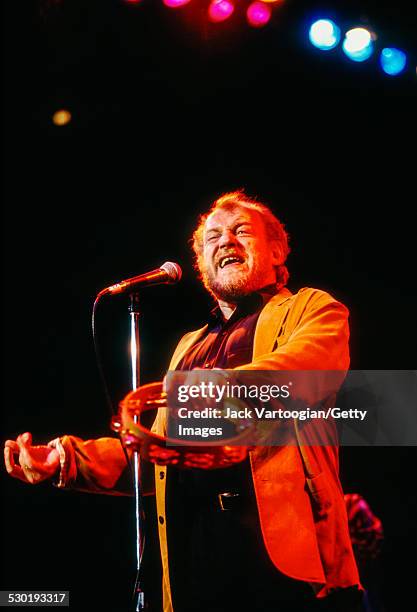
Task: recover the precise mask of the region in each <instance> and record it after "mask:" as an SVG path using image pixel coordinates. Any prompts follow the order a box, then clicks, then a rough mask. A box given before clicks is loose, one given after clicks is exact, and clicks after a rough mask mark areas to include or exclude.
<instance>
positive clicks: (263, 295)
mask: <svg viewBox="0 0 417 612" xmlns="http://www.w3.org/2000/svg"><path fill="white" fill-rule="evenodd" d="M279 289H280V287H279V286H278V285H277V284H276V283H273V284H272V285H267V286H266V287H262V289H259V290H258V291H254V292H253V293H251V294H250V295H245V296H244V297H242V298H241V299H240V300H239V302H238V303H237V307H236V310H235V311H234V313H233V315H232V316H231V317H230V319H228V321H231V320H233V321H235V320H236V319H238V318H240V317H244V316H246V315H249V314H254V313H255V312H257V311H258V310H261V309H262V308H263V307H264V306H265V304H266V303H267V302H269V300H270V299H271V297H273V296H274V295H276V294H277V293H278V291H279ZM225 322H226V319H225V318H224V316H223V313H222V311H221V310H220V307H219V305H218V304H216V306H215V307H214V308H213V309H212V310H211V311H210V316H209V321H208V323H209V326H210V327H211V326H212V325H218V324H219V323H221V324H224V323H225Z"/></svg>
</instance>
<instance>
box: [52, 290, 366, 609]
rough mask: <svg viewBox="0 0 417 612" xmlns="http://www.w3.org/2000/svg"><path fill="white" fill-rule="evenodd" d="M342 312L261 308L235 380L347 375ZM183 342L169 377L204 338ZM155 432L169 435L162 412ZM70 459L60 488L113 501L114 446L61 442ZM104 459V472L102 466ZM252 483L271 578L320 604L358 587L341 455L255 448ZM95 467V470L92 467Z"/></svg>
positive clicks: (284, 297) (281, 298) (300, 299)
mask: <svg viewBox="0 0 417 612" xmlns="http://www.w3.org/2000/svg"><path fill="white" fill-rule="evenodd" d="M348 315H349V313H348V310H347V308H346V307H345V306H344V305H343V304H341V303H340V302H338V301H336V300H335V299H334V298H333V297H332V296H330V295H329V294H328V293H326V292H324V291H320V290H317V289H311V288H304V289H301V290H300V291H299V292H298V293H296V294H294V295H293V294H291V292H290V291H289V290H288V289H286V288H284V289H281V291H280V292H279V293H278V294H277V295H275V296H274V297H273V298H271V300H270V301H269V302H268V303H267V304H266V305H265V307H264V308H263V310H262V311H261V313H260V316H259V318H258V321H257V325H256V329H255V336H254V346H253V357H252V361H251V362H250V363H248V364H245V365H242V366H240V367H239V368H238V370H255V371H256V370H259V371H261V370H339V371H342V372H346V371H347V369H348V367H349V348H348V340H349V328H348ZM205 330H206V327H203V328H201V329H199V330H197V331H194V332H190V333H188V334H186V335H185V336H184V337H183V338H182V339H181V341H180V342H179V344H178V346H177V348H176V350H175V352H174V355H173V357H172V360H171V363H170V366H169V369H171V370H174V369H175V368H176V366H177V364H178V363H179V361H180V360H181V358H182V356H183V355H184V354H185V352H186V351H187V350H188V349H189V348H190V347H191V346H192V345H193V344H194V343H195V342H197V341H198V340H199V339H200V338H201V337H202V335H203V334H204V333H205ZM153 430H154V431H155V432H156V433H159V434H161V435H163V434H164V432H165V414H163V413H162V411H159V413H158V416H157V418H156V421H155V424H154V427H153ZM62 443H63V446H64V448H65V450H66V460H65V461H66V464H65V469H64V470H63V471H64V472H65V478H64V481H63V482H62V485H63V486H69V487H74V486H75V487H77V488H82V489H85V490H90V491H91V490H93V491H96V492H108V493H113V494H114V493H116V494H117V489H118V483H119V482H121V479H120V475H121V473H122V471H123V468H124V467H125V462H124V457H123V454H122V453H121V450H120V444H119V441H118V440H115V439H112V438H101V439H99V440H89V441H82V440H79V439H77V438H74V437H72V436H65V437H64V438H62ZM103 459H105V464H103V463H102V461H103ZM250 462H251V468H252V476H253V481H254V488H255V493H256V500H257V506H258V512H259V517H260V524H261V529H262V534H263V539H264V543H265V548H266V550H267V552H268V554H269V556H270V558H271V560H272V562H273V563H274V565H275V566H276V567H277V569H278V570H279V571H280V572H282V573H283V574H286V575H287V576H290V577H292V578H295V579H298V580H303V581H306V582H309V583H310V584H311V585H312V586H313V589H314V590H315V592H316V595H317V597H323V596H326V595H327V594H328V593H329V592H331V591H332V590H335V589H338V588H343V587H348V586H354V585H357V586H358V587H360V581H359V576H358V571H357V567H356V563H355V560H354V556H353V551H352V546H351V541H350V537H349V530H348V522H347V515H346V507H345V503H344V499H343V491H342V487H341V485H340V481H339V477H338V449H337V446H335V445H332V446H303V447H302V448H300V446H297V445H296V444H292V445H286V446H275V447H273V446H271V447H258V448H256V449H255V450H253V451H251V452H250ZM100 464H101V468H100V469H99V468H98V466H99V465H100ZM155 476H156V477H155V488H156V503H157V512H158V516H159V517H160V519H159V521H158V526H159V540H160V548H161V559H162V568H163V600H164V606H163V609H164V612H172V611H173V606H172V598H171V589H170V582H169V566H168V560H169V551H168V542H167V533H166V512H165V483H166V467H164V466H158V465H156V466H155Z"/></svg>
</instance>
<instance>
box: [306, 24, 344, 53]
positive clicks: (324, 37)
mask: <svg viewBox="0 0 417 612" xmlns="http://www.w3.org/2000/svg"><path fill="white" fill-rule="evenodd" d="M308 37H309V39H310V42H311V44H312V45H314V46H315V47H317V49H321V50H322V51H329V50H330V49H334V47H336V45H338V44H339V41H340V28H339V27H338V26H337V25H336V24H335V23H334V22H333V21H331V19H319V20H318V21H315V22H314V23H313V24H312V25H311V26H310V30H309V33H308Z"/></svg>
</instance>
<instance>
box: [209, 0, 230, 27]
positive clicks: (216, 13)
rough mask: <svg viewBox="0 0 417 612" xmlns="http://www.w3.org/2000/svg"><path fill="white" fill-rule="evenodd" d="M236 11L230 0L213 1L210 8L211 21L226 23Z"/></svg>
mask: <svg viewBox="0 0 417 612" xmlns="http://www.w3.org/2000/svg"><path fill="white" fill-rule="evenodd" d="M234 10H235V7H234V6H233V4H232V3H231V2H229V0H212V2H211V3H210V6H209V8H208V14H209V18H210V21H213V22H214V23H219V22H220V21H225V20H226V19H228V18H229V17H230V15H231V14H232V13H233V11H234Z"/></svg>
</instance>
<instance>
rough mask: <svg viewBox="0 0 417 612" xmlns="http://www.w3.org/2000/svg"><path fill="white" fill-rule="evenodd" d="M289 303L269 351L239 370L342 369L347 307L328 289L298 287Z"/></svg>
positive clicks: (346, 347) (344, 365)
mask: <svg viewBox="0 0 417 612" xmlns="http://www.w3.org/2000/svg"><path fill="white" fill-rule="evenodd" d="M294 297H295V301H294V304H293V305H292V306H290V308H289V311H288V316H287V320H286V322H285V324H283V327H282V328H281V329H279V330H278V334H277V337H276V338H271V344H272V345H275V346H274V347H273V350H272V351H271V352H269V353H265V354H262V355H259V356H257V357H255V358H254V360H253V361H252V362H251V363H248V364H245V365H242V366H240V367H239V368H237V369H239V370H342V371H345V370H347V369H348V368H349V326H348V316H349V311H348V309H347V308H346V307H345V306H344V305H343V304H341V303H340V302H338V301H336V300H335V299H334V298H332V297H331V296H330V295H329V294H328V293H326V292H324V291H318V290H304V291H303V290H302V291H301V292H300V293H299V294H298V295H297V296H294Z"/></svg>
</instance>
